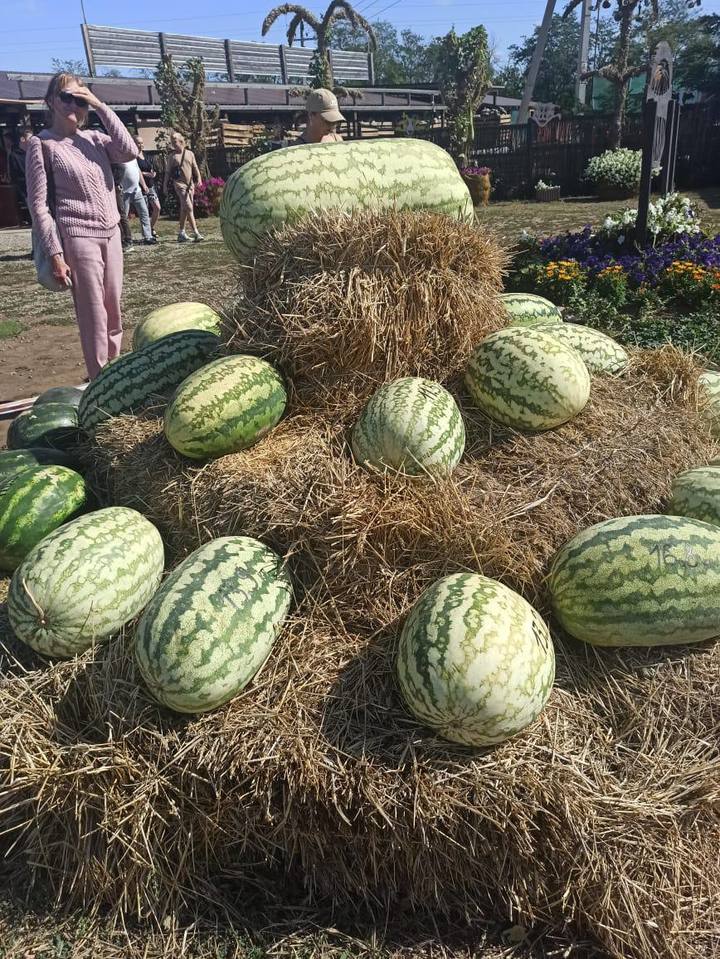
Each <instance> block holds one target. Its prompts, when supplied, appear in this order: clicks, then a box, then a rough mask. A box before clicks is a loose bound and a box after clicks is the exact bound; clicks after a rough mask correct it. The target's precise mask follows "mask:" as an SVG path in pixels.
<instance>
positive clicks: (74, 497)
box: [0, 466, 87, 572]
mask: <svg viewBox="0 0 720 959" xmlns="http://www.w3.org/2000/svg"><path fill="white" fill-rule="evenodd" d="M86 505H87V490H86V488H85V481H84V480H83V478H82V476H80V474H79V473H76V472H75V471H74V470H71V469H68V468H67V467H65V466H33V467H29V468H28V469H25V470H23V471H22V472H21V473H18V474H17V475H16V476H15V477H13V479H11V480H10V481H9V482H7V483H6V484H5V485H3V486H1V487H0V569H2V570H4V571H5V572H12V570H14V569H15V568H16V567H17V566H19V564H20V563H21V562H22V560H23V559H25V557H26V556H27V554H28V553H29V552H30V550H31V549H32V548H33V546H35V545H36V544H37V543H39V542H40V540H41V539H43V538H44V537H45V536H47V535H48V533H52V531H53V530H55V529H57V528H58V526H62V524H63V523H66V522H67V521H68V520H70V519H72V518H73V517H74V516H77V514H78V513H80V512H81V511H82V510H83V509H85V507H86Z"/></svg>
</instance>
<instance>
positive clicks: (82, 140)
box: [25, 105, 138, 256]
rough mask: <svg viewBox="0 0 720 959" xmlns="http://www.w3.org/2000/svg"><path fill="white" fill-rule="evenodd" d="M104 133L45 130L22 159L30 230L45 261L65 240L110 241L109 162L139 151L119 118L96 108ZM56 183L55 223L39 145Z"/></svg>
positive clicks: (115, 216) (114, 219)
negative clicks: (69, 134) (61, 134)
mask: <svg viewBox="0 0 720 959" xmlns="http://www.w3.org/2000/svg"><path fill="white" fill-rule="evenodd" d="M97 114H98V116H99V117H100V119H101V121H102V124H103V126H104V127H105V129H106V130H107V133H102V132H101V131H100V130H78V132H77V133H76V134H75V136H72V137H57V136H55V134H54V133H51V132H50V131H49V130H43V132H42V133H41V134H40V136H39V137H33V138H32V139H31V140H30V145H29V146H28V149H27V153H26V156H25V175H26V178H27V191H28V206H29V208H30V213H31V215H32V221H33V226H34V227H35V229H36V232H37V233H38V236H39V240H40V243H41V244H42V248H43V249H44V250H45V252H46V254H47V255H48V256H54V255H55V254H56V253H62V237H64V236H96V237H99V238H102V237H105V238H107V237H110V236H112V235H113V233H114V232H115V230H116V228H117V225H118V223H119V222H120V214H119V213H118V208H117V201H116V199H115V181H114V180H113V175H112V169H111V168H110V164H111V163H127V162H128V160H132V159H133V158H134V157H136V156H137V155H138V149H137V147H136V146H135V144H134V143H133V141H132V138H131V136H130V134H129V133H128V131H127V130H126V129H125V127H124V126H123V124H122V122H121V121H120V119H119V117H118V116H117V115H116V114H115V113H113V111H112V110H111V109H110V108H109V107H106V106H105V105H103V106H101V107H98V108H97ZM41 138H42V140H43V141H44V143H45V153H46V156H47V163H48V167H49V168H50V169H51V171H52V176H53V180H54V183H55V218H54V219H53V217H52V215H51V213H50V210H49V209H48V190H47V176H46V173H45V164H44V162H43V145H42V143H41V142H40V141H41Z"/></svg>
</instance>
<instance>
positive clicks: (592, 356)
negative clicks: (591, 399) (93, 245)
mask: <svg viewBox="0 0 720 959" xmlns="http://www.w3.org/2000/svg"><path fill="white" fill-rule="evenodd" d="M533 329H534V330H543V331H544V332H545V333H549V334H550V335H551V336H554V337H555V339H556V340H560V341H561V342H562V343H565V344H567V346H571V347H573V348H574V349H575V350H577V352H578V353H579V354H580V356H581V357H582V358H583V360H584V362H585V366H587V368H588V370H590V372H591V373H605V374H608V375H612V376H615V375H617V374H618V373H622V372H623V371H624V370H625V369H626V368H627V365H628V363H629V362H630V357H629V356H628V354H627V352H626V351H625V350H624V349H623V347H622V346H620V344H619V343H617V342H616V341H615V340H613V339H612V337H610V336H606V335H605V333H601V332H600V331H599V330H594V329H592V327H590V326H583V325H582V324H580V323H562V324H560V323H538V324H536V325H535V326H533Z"/></svg>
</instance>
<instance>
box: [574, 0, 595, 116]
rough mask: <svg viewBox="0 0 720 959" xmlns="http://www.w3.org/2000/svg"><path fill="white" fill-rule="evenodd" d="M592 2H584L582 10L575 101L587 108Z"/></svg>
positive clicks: (585, 0)
mask: <svg viewBox="0 0 720 959" xmlns="http://www.w3.org/2000/svg"><path fill="white" fill-rule="evenodd" d="M591 3H592V0H583V4H582V10H581V12H580V50H579V51H578V71H577V78H576V80H575V100H576V101H577V102H578V103H580V104H581V105H582V106H585V98H586V96H587V80H583V79H582V78H583V76H584V74H586V73H587V69H588V56H589V53H590V20H591V17H592V11H591Z"/></svg>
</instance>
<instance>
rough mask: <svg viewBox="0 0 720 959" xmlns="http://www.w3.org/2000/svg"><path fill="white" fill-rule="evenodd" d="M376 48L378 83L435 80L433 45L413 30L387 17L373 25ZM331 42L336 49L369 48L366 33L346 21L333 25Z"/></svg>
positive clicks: (376, 78)
mask: <svg viewBox="0 0 720 959" xmlns="http://www.w3.org/2000/svg"><path fill="white" fill-rule="evenodd" d="M372 28H373V31H374V33H375V39H376V47H375V53H374V60H375V82H376V83H377V84H378V85H380V86H382V85H383V84H388V83H389V84H402V83H432V80H433V75H434V62H433V57H432V52H433V44H432V43H428V42H427V41H426V40H425V38H424V37H422V36H421V35H420V34H419V33H415V32H413V31H412V30H402V31H401V32H400V33H398V31H397V29H396V28H395V27H394V26H393V25H392V24H391V23H389V22H388V21H387V20H376V21H374V22H373V24H372ZM329 44H330V46H331V47H333V48H334V49H336V50H358V51H365V50H367V36H366V35H365V32H364V31H363V30H358V29H357V28H355V27H353V26H352V24H351V23H349V22H347V21H343V20H340V21H335V22H334V23H333V24H332V27H331V32H330V38H329Z"/></svg>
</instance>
